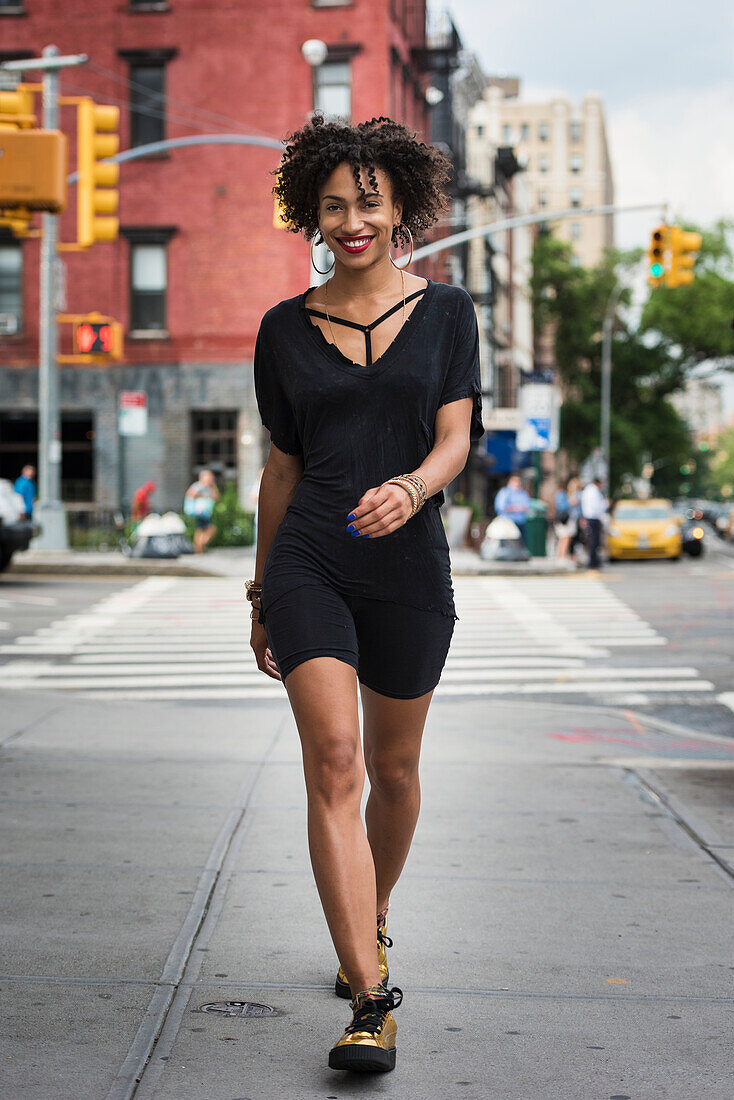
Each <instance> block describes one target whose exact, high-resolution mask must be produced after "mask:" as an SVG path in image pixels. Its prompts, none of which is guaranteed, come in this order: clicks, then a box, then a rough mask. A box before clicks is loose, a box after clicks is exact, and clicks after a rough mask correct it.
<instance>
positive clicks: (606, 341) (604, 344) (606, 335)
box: [600, 283, 624, 492]
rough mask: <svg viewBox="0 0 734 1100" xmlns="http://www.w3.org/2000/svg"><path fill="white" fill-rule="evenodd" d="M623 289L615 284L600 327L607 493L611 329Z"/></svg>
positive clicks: (608, 482)
mask: <svg viewBox="0 0 734 1100" xmlns="http://www.w3.org/2000/svg"><path fill="white" fill-rule="evenodd" d="M623 289H624V287H623V286H622V284H621V283H617V285H616V286H615V288H614V290H613V291H612V293H611V294H610V295H609V301H608V302H607V308H606V313H605V314H604V324H603V326H602V339H601V425H600V429H601V430H600V436H601V440H600V442H601V450H602V455H603V457H604V461H605V463H606V467H607V492H610V490H611V486H612V459H611V445H610V434H611V433H610V423H611V410H612V329H613V327H614V314H615V311H616V308H617V302H618V301H619V296H620V294H621V293H622V291H623Z"/></svg>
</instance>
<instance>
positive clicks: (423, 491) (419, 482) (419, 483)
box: [402, 474, 428, 505]
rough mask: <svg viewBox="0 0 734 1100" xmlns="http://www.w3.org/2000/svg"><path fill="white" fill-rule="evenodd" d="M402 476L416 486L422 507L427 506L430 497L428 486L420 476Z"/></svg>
mask: <svg viewBox="0 0 734 1100" xmlns="http://www.w3.org/2000/svg"><path fill="white" fill-rule="evenodd" d="M402 476H403V477H406V478H407V479H408V481H411V482H412V483H413V485H415V487H416V489H417V490H418V492H419V494H420V498H421V505H423V504H425V503H426V499H427V497H428V486H427V485H426V483H425V481H424V480H423V478H422V477H421V476H420V474H403V475H402Z"/></svg>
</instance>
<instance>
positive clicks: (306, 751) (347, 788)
mask: <svg viewBox="0 0 734 1100" xmlns="http://www.w3.org/2000/svg"><path fill="white" fill-rule="evenodd" d="M303 766H304V771H305V775H306V789H307V791H308V795H309V798H317V799H319V800H320V801H322V802H326V803H342V804H343V803H344V802H347V801H349V800H350V799H351V800H354V801H356V803H357V804H359V801H360V798H361V795H362V788H363V786H364V766H363V764H362V754H361V752H360V751H359V744H358V742H357V741H355V739H354V738H353V737H352V736H351V735H350V736H340V735H338V734H334V735H330V736H326V737H324V736H321V737H319V738H318V740H316V741H315V742H314V743H313V744H309V745H306V744H304V746H303Z"/></svg>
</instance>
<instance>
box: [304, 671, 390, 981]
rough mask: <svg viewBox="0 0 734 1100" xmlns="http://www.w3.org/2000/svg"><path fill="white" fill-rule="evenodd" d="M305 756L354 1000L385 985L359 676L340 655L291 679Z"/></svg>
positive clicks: (319, 852)
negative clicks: (366, 807) (364, 804)
mask: <svg viewBox="0 0 734 1100" xmlns="http://www.w3.org/2000/svg"><path fill="white" fill-rule="evenodd" d="M284 683H285V687H286V690H287V692H288V698H289V699H290V703H291V707H292V710H293V714H294V717H295V720H296V725H297V726H298V733H299V735H300V738H301V747H302V750H303V768H304V774H305V778H306V791H307V795H308V841H309V849H310V852H311V864H312V866H313V872H314V877H315V879H316V886H317V888H318V891H319V896H320V897H321V904H322V905H323V907H324V913H325V915H326V921H327V924H328V925H329V930H330V932H331V938H332V940H333V941H334V946H335V948H336V953H337V955H338V956H339V961H340V963H341V965H342V967H343V968H344V972H345V974H346V975H347V978H348V980H349V985H350V988H351V990H352V995H354V994H356V993H358V992H359V991H360V990H362V989H368V988H369V987H370V986H373V985H379V983H380V980H381V976H380V970H379V967H378V965H377V942H376V939H375V912H376V908H375V903H376V887H375V867H374V863H373V859H372V852H371V850H370V845H369V842H368V840H367V835H366V833H365V829H364V825H363V823H362V816H361V812H360V804H361V799H362V789H363V787H364V761H363V757H362V746H361V740H360V732H359V712H358V709H357V674H356V672H355V670H354V669H353V668H352V667H351V666H350V665H348V664H346V663H345V662H344V661H340V660H338V659H337V658H335V657H314V658H312V659H311V660H308V661H304V662H303V663H302V664H300V665H297V666H296V668H294V669H293V671H292V672H290V673H289V674H288V676H287V677H286V679H285V681H284Z"/></svg>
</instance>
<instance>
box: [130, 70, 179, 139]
mask: <svg viewBox="0 0 734 1100" xmlns="http://www.w3.org/2000/svg"><path fill="white" fill-rule="evenodd" d="M177 53H178V51H177V50H176V49H162V50H120V51H119V54H120V57H122V58H123V59H124V60H125V61H127V63H128V65H129V66H130V85H131V87H130V147H131V148H134V147H135V146H138V145H150V144H151V142H154V141H165V138H166V65H167V64H168V62H169V61H171V60H172V59H173V58H174V57H175V56H176V54H177Z"/></svg>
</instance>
